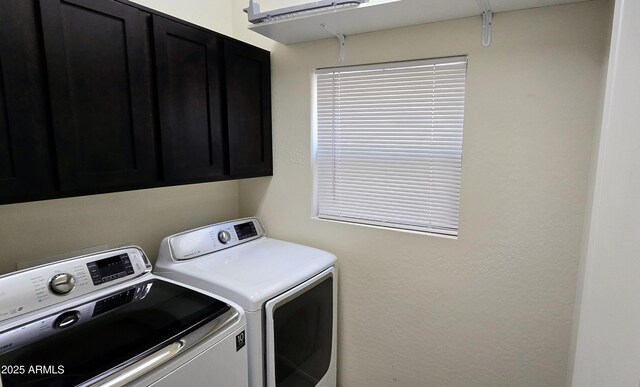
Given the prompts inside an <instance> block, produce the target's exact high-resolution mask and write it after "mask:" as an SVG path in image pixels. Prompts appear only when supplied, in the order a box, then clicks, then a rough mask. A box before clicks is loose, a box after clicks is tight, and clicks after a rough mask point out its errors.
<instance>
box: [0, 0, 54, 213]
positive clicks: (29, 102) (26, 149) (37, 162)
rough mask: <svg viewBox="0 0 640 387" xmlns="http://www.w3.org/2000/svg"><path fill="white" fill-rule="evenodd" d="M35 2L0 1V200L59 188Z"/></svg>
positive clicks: (35, 196)
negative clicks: (52, 148) (35, 16)
mask: <svg viewBox="0 0 640 387" xmlns="http://www.w3.org/2000/svg"><path fill="white" fill-rule="evenodd" d="M34 6H35V5H34V3H33V2H31V1H24V0H2V1H1V2H0V203H2V202H11V201H18V200H33V199H39V198H44V197H49V196H51V195H52V193H53V191H54V188H55V184H54V176H55V175H54V168H53V167H52V165H51V161H52V154H51V153H50V151H49V147H50V140H49V136H48V125H49V123H48V120H49V118H48V114H47V112H48V110H47V96H46V93H45V91H44V89H45V88H44V84H45V77H44V70H43V68H44V67H43V65H42V56H41V50H40V48H39V46H38V44H39V34H38V33H37V31H38V28H37V25H36V23H37V21H36V19H35V18H34V17H33V15H34V13H35V9H34Z"/></svg>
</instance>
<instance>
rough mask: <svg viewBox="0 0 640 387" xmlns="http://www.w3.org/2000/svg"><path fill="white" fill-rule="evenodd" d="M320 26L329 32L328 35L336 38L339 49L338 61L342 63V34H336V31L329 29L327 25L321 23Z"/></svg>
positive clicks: (343, 49)
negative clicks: (330, 34)
mask: <svg viewBox="0 0 640 387" xmlns="http://www.w3.org/2000/svg"><path fill="white" fill-rule="evenodd" d="M320 26H322V28H324V29H325V30H327V31H329V32H330V33H332V34H333V35H335V37H336V38H338V47H339V48H340V52H339V53H338V61H339V62H340V63H344V53H345V50H346V47H345V36H344V34H343V33H341V32H338V30H336V29H335V28H333V27H331V26H330V25H328V24H325V23H322V24H320Z"/></svg>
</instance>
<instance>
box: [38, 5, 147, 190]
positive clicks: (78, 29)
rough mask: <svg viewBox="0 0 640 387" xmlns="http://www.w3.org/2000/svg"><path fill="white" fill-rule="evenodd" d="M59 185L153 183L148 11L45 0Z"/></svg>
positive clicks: (97, 186)
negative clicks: (145, 12)
mask: <svg viewBox="0 0 640 387" xmlns="http://www.w3.org/2000/svg"><path fill="white" fill-rule="evenodd" d="M40 14H41V22H42V32H43V38H44V53H45V60H46V68H47V72H48V84H49V93H50V104H51V115H52V127H53V137H54V141H55V151H56V157H57V167H58V174H59V182H60V189H61V190H62V191H78V192H102V191H109V190H116V189H128V188H135V187H142V186H146V185H150V184H152V183H154V182H155V181H156V179H157V175H156V171H157V168H156V158H155V147H154V135H153V124H152V103H151V87H150V63H149V49H148V47H147V39H148V37H147V33H148V31H147V27H146V24H145V18H144V14H143V13H142V12H140V11H139V10H137V9H136V8H133V7H130V6H128V5H125V4H121V3H118V2H115V1H108V0H100V1H96V0H40Z"/></svg>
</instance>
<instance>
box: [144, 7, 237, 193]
mask: <svg viewBox="0 0 640 387" xmlns="http://www.w3.org/2000/svg"><path fill="white" fill-rule="evenodd" d="M153 33H154V41H155V55H156V76H157V83H158V98H159V104H160V135H161V138H162V160H163V168H164V173H165V179H166V180H167V181H168V182H179V181H185V180H202V179H205V180H206V179H212V178H217V177H219V176H222V175H224V172H225V159H226V157H225V153H224V145H223V144H224V138H223V132H222V116H221V110H222V108H221V106H222V105H221V99H220V63H219V62H220V56H219V52H218V51H219V50H218V37H217V35H215V34H214V33H211V32H206V31H203V30H200V29H197V28H195V27H191V26H187V25H184V24H180V23H176V22H174V21H171V20H167V19H165V18H162V17H159V16H156V15H154V16H153Z"/></svg>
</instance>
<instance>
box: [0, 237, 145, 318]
mask: <svg viewBox="0 0 640 387" xmlns="http://www.w3.org/2000/svg"><path fill="white" fill-rule="evenodd" d="M150 271H151V263H150V262H149V260H148V259H147V257H146V256H145V254H144V252H143V251H142V250H141V249H140V248H139V247H135V246H132V247H125V248H120V249H115V250H109V251H104V252H101V253H97V254H89V255H83V256H79V257H74V258H69V259H65V260H63V261H58V262H54V263H50V264H45V265H41V266H37V267H33V268H28V269H25V270H22V271H19V272H15V273H9V274H7V275H5V276H0V322H2V321H4V320H8V319H11V318H14V317H17V316H20V315H23V314H25V313H29V312H33V311H36V310H39V309H42V308H45V307H48V306H51V305H55V304H58V303H60V302H64V301H67V300H69V299H73V298H76V297H78V296H82V295H85V294H88V293H91V292H93V291H96V290H100V289H104V288H106V287H109V286H111V285H116V284H120V283H122V282H126V281H129V280H131V279H132V278H136V277H138V276H140V275H142V274H145V273H148V272H150Z"/></svg>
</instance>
